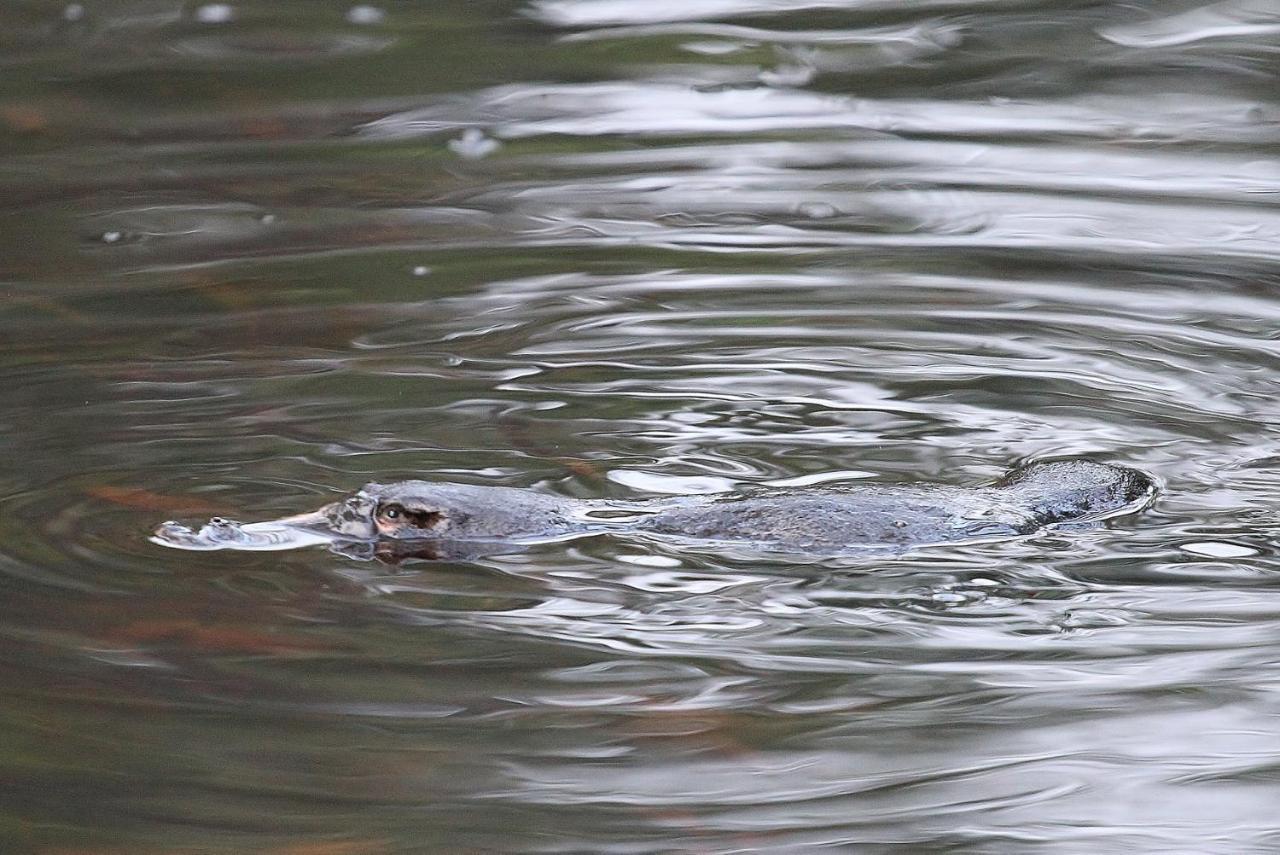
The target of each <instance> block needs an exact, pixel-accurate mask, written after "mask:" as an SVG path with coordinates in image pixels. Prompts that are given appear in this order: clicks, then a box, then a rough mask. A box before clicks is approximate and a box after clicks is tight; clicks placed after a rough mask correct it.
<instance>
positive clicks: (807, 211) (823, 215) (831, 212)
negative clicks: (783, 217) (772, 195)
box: [796, 202, 840, 220]
mask: <svg viewBox="0 0 1280 855" xmlns="http://www.w3.org/2000/svg"><path fill="white" fill-rule="evenodd" d="M796 213H797V214H799V215H800V216H802V217H808V218H809V219H811V220H829V219H831V218H832V217H838V216H840V209H839V208H837V207H836V206H835V205H829V204H827V203H826V202H801V203H800V204H799V205H797V206H796Z"/></svg>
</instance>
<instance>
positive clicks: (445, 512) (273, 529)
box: [151, 481, 583, 555]
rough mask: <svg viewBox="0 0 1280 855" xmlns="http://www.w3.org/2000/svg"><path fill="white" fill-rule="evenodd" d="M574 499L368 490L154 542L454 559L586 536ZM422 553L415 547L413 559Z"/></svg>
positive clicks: (422, 486) (167, 527)
mask: <svg viewBox="0 0 1280 855" xmlns="http://www.w3.org/2000/svg"><path fill="white" fill-rule="evenodd" d="M574 508H575V503H574V501H573V500H572V499H561V498H556V497H555V496H547V495H544V494H542V493H536V492H534V491H532V490H517V489H514V488H511V487H480V486H472V485H468V484H436V483H432V482H430V481H399V482H397V483H395V484H366V485H365V486H364V487H363V488H361V489H360V490H358V491H356V492H355V493H352V494H351V495H350V496H348V497H347V498H345V499H342V500H340V501H337V502H333V503H332V504H328V505H325V506H324V507H322V508H320V509H319V510H315V511H311V512H310V513H305V514H297V515H295V516H288V517H282V518H280V519H274V520H266V521H263V522H252V523H238V522H234V521H232V520H227V519H222V518H220V517H215V518H214V519H213V520H211V521H210V522H209V524H208V525H206V526H204V527H203V528H201V529H199V530H198V531H197V530H193V529H191V528H189V527H188V526H185V525H182V524H181V523H177V522H166V523H162V524H161V525H160V526H159V528H157V529H156V531H155V533H154V534H153V535H152V538H151V539H152V540H153V541H154V542H156V543H159V544H161V545H163V546H171V547H174V548H177V549H195V550H205V549H241V550H275V549H292V548H294V547H297V546H307V545H311V544H316V543H328V544H331V545H333V546H334V547H335V548H337V546H338V545H345V546H344V550H345V549H346V548H347V547H351V546H352V545H353V544H360V543H363V544H380V545H382V546H386V545H387V544H388V543H396V544H403V545H407V544H410V543H416V544H418V546H422V545H424V544H429V543H433V544H435V545H434V546H431V547H430V549H428V550H427V552H429V553H432V554H441V555H443V554H452V552H456V551H457V549H459V548H460V547H456V546H448V544H459V543H463V542H467V541H470V542H482V541H487V542H490V543H497V542H501V543H520V542H522V541H527V540H532V539H538V538H546V537H557V536H559V535H562V534H567V533H571V532H574V531H578V530H581V528H582V526H583V523H582V522H581V521H578V522H575V521H574V520H573V519H572V517H571V514H572V511H573V510H574ZM419 551H421V550H420V549H417V547H410V548H409V552H410V553H415V554H416V552H419Z"/></svg>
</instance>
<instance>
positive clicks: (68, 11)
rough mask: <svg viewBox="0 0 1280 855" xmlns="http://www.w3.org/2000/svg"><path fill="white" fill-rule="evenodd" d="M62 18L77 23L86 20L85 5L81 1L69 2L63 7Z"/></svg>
mask: <svg viewBox="0 0 1280 855" xmlns="http://www.w3.org/2000/svg"><path fill="white" fill-rule="evenodd" d="M62 20H64V21H70V22H72V23H75V22H76V21H83V20H84V6H82V5H81V4H79V3H68V4H67V5H66V6H64V7H63V9H62Z"/></svg>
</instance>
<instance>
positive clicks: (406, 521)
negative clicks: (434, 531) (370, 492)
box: [378, 502, 442, 531]
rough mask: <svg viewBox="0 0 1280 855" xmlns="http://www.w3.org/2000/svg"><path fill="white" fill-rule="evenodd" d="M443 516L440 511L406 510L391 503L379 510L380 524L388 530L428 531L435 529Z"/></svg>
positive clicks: (402, 506) (399, 505)
mask: <svg viewBox="0 0 1280 855" xmlns="http://www.w3.org/2000/svg"><path fill="white" fill-rule="evenodd" d="M441 516H442V514H441V513H440V512H439V511H428V510H418V509H415V508H406V507H405V506H404V505H401V504H398V503H396V502H390V503H388V504H385V505H383V506H382V507H380V508H378V522H379V523H382V524H383V525H385V526H386V527H387V528H388V529H395V530H397V531H398V530H401V529H407V528H415V529H422V530H427V529H431V528H435V527H436V525H437V523H439V522H440V518H441Z"/></svg>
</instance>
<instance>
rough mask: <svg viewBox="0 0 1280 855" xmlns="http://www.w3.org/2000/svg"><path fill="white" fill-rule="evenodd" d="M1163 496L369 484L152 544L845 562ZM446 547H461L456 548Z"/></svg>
mask: <svg viewBox="0 0 1280 855" xmlns="http://www.w3.org/2000/svg"><path fill="white" fill-rule="evenodd" d="M1154 494H1155V485H1154V483H1153V482H1152V480H1151V478H1149V477H1148V476H1147V475H1145V474H1143V473H1142V472H1139V471H1137V470H1136V469H1128V468H1125V467H1122V466H1113V465H1111V464H1107V463H1094V462H1092V461H1088V460H1059V461H1053V462H1045V463H1033V464H1030V465H1028V466H1024V467H1021V468H1019V469H1015V470H1014V471H1012V472H1010V473H1009V474H1008V475H1006V476H1005V477H1004V478H1002V479H1000V480H999V481H997V482H996V483H995V484H992V485H990V486H986V487H954V486H949V485H945V484H878V483H871V484H853V485H849V486H832V487H814V488H807V489H760V490H755V491H752V492H749V493H743V494H719V495H712V496H695V497H688V498H683V499H676V500H652V501H637V502H615V501H594V500H582V499H570V498H563V497H559V496H550V495H547V494H545V493H537V492H534V491H532V490H527V489H518V488H513V487H482V486H473V485H466V484H444V483H436V482H432V481H398V482H396V483H393V484H366V485H365V486H364V487H363V488H362V489H360V490H359V491H357V492H356V493H354V494H352V495H351V496H349V497H347V498H346V499H343V500H341V501H337V502H334V503H332V504H329V505H325V506H324V507H322V508H320V509H319V510H317V511H314V512H311V513H307V514H301V515H298V516H292V517H284V518H283V519H278V520H273V521H269V522H261V523H249V524H241V523H236V522H232V521H230V520H225V519H220V518H214V519H213V520H212V521H210V523H209V524H208V525H206V526H204V527H203V528H202V529H200V530H199V531H193V530H192V529H190V528H188V527H187V526H184V525H181V524H180V523H176V522H166V523H163V524H162V525H161V526H160V527H159V528H158V529H156V532H155V534H154V536H153V537H152V540H153V541H154V542H156V543H159V544H162V545H164V546H172V547H176V548H179V549H254V550H260V549H289V548H293V547H296V546H305V545H309V544H315V543H328V544H330V545H331V546H332V547H333V548H334V549H335V550H337V551H341V552H343V553H345V554H351V555H356V556H358V557H371V556H373V555H377V554H382V555H385V554H388V553H398V554H400V555H410V554H413V555H420V556H425V557H457V556H461V555H468V554H471V555H474V554H481V553H483V552H485V551H498V550H497V549H489V550H485V549H484V548H483V545H484V544H491V545H498V544H516V543H529V542H534V541H539V540H555V539H560V538H564V537H573V536H578V535H588V534H597V533H602V532H621V533H626V532H638V533H644V534H649V535H659V536H667V537H675V538H687V539H696V540H699V541H713V542H726V543H736V544H743V545H748V546H754V547H758V548H761V549H765V550H771V551H783V552H797V553H806V554H816V555H831V556H835V555H842V554H850V553H856V552H859V551H865V550H903V549H909V548H913V547H920V546H931V545H938V544H945V543H958V542H963V541H976V540H988V539H994V538H1007V537H1017V536H1020V535H1027V534H1033V533H1035V532H1038V531H1040V530H1042V529H1045V528H1047V527H1050V526H1055V525H1060V524H1064V523H1089V522H1095V521H1097V520H1102V519H1106V518H1109V517H1114V516H1119V515H1121V514H1128V513H1133V512H1135V511H1138V510H1141V509H1142V508H1143V507H1145V506H1146V504H1147V503H1148V502H1149V501H1150V499H1151V498H1152V496H1154ZM446 545H461V546H454V547H453V548H450V547H447V546H446Z"/></svg>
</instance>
